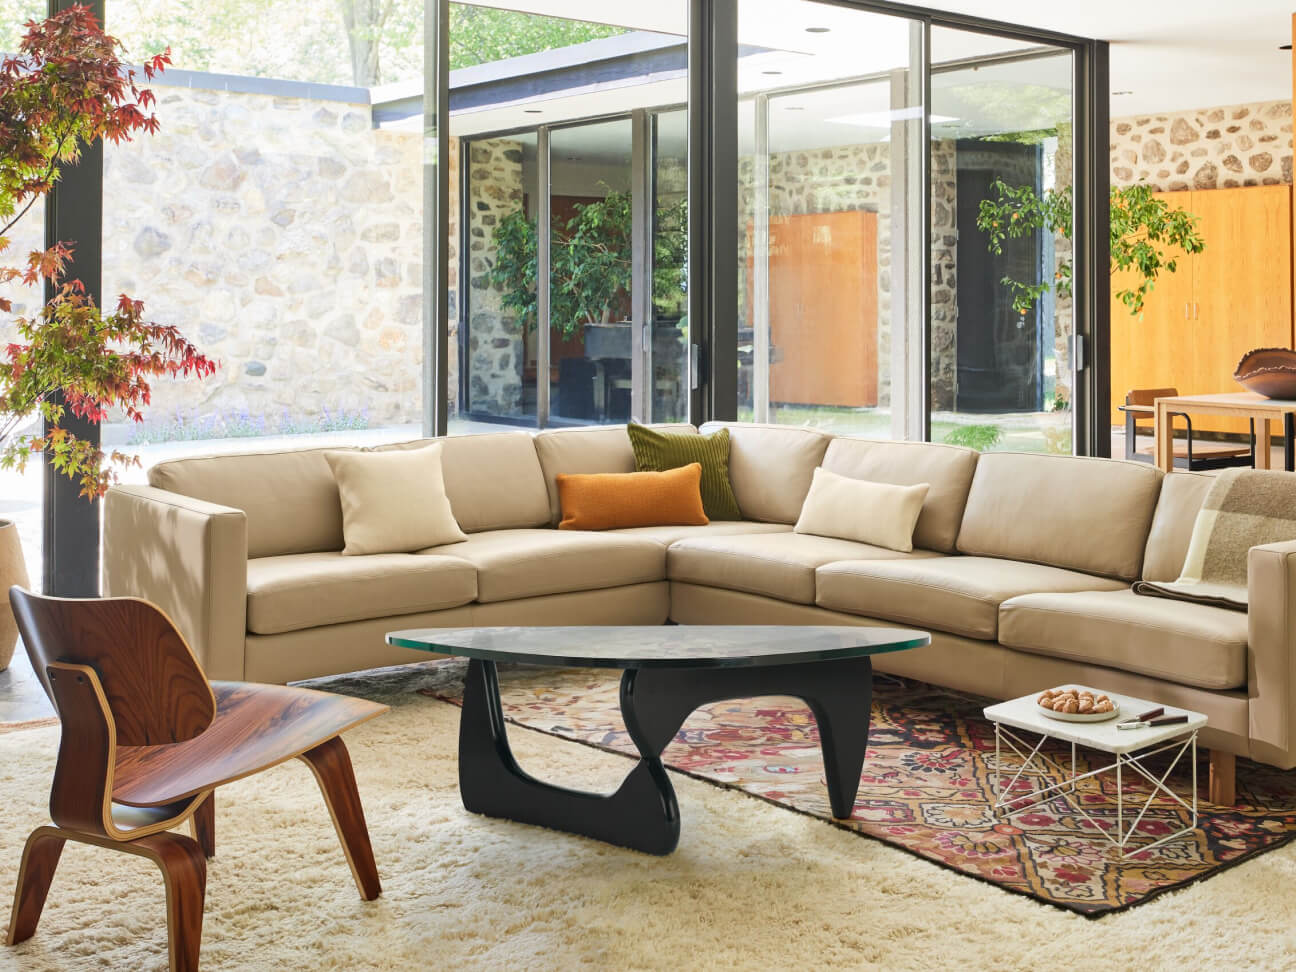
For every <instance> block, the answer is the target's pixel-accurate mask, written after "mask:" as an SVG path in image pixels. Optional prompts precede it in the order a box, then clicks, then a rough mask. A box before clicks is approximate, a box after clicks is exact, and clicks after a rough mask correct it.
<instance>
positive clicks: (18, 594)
mask: <svg viewBox="0 0 1296 972" xmlns="http://www.w3.org/2000/svg"><path fill="white" fill-rule="evenodd" d="M9 600H10V603H11V604H12V605H13V610H14V616H15V618H16V619H17V621H18V628H19V631H20V632H21V633H22V639H23V644H24V645H25V646H26V648H27V654H28V656H29V657H30V658H31V662H32V667H33V668H34V669H35V671H36V673H37V674H38V675H39V677H40V678H41V680H42V682H43V683H44V686H45V691H46V693H47V694H48V695H49V697H50V701H51V702H52V703H53V704H54V708H55V710H56V711H57V713H58V717H59V720H60V722H61V723H62V727H63V735H62V739H61V740H60V742H59V753H58V763H57V764H56V766H55V768H54V784H53V786H52V788H51V790H50V817H51V818H52V819H53V822H54V825H53V826H52V827H39V828H37V829H36V830H35V831H33V832H32V835H31V836H30V837H29V838H28V839H27V846H26V848H25V849H24V850H23V859H22V866H21V869H20V870H19V872H18V888H17V891H16V892H15V895H14V905H13V914H12V916H11V918H10V921H9V934H8V938H7V942H8V944H10V945H14V944H17V943H18V942H22V941H25V940H26V939H28V938H30V937H31V936H32V935H33V934H34V933H35V931H36V925H37V923H38V922H39V921H40V915H41V910H42V908H43V907H44V904H45V897H46V895H47V893H48V892H49V887H50V881H51V880H52V879H53V877H54V871H55V868H56V867H57V866H58V862H59V857H60V855H61V854H62V851H63V845H64V843H65V842H66V841H68V840H75V841H80V842H82V843H86V844H94V845H97V846H99V847H106V848H108V849H110V850H119V851H125V852H127V853H129V854H137V855H139V856H141V857H146V858H148V859H150V860H152V861H153V862H154V863H156V864H157V865H158V867H159V868H160V869H161V871H162V877H163V880H164V882H165V884H166V897H167V928H168V937H169V948H170V959H171V968H172V969H183V970H188V969H196V968H197V967H198V950H199V944H200V942H201V939H202V920H203V899H204V896H205V891H206V881H207V863H206V858H207V857H212V856H214V855H215V852H216V851H215V827H216V818H215V809H214V806H215V804H214V801H215V797H214V791H215V789H216V788H217V787H218V786H221V785H222V784H225V783H229V782H232V781H234V780H237V779H241V778H242V777H245V776H250V775H251V774H253V773H258V772H260V771H261V770H264V769H268V768H269V767H271V766H275V765H277V764H279V763H282V762H284V761H286V760H289V759H293V758H294V757H296V758H299V759H302V760H304V761H305V762H306V763H307V764H308V765H309V766H310V768H311V769H312V770H313V771H314V773H315V776H316V778H317V779H318V780H319V784H320V788H321V789H322V790H323V792H324V801H325V803H326V804H327V805H328V809H329V812H330V813H331V814H332V817H333V822H334V824H335V826H336V828H337V832H338V836H339V837H340V838H341V841H342V847H343V850H344V851H345V852H346V858H347V862H348V863H349V864H350V865H351V873H352V875H353V876H354V878H355V882H356V885H357V886H358V887H359V889H360V895H361V897H362V898H364V900H366V901H371V900H373V899H374V898H377V897H378V895H379V894H381V893H382V886H381V884H380V883H379V880H378V869H377V866H376V865H375V864H374V858H373V850H372V848H371V847H370V844H369V831H368V828H367V827H366V825H365V819H364V810H363V809H362V807H361V805H360V797H359V794H358V793H357V792H356V784H355V776H354V775H353V773H352V770H351V759H350V756H349V755H348V753H347V749H346V746H345V745H344V744H343V742H342V740H341V738H340V736H341V734H342V733H343V732H345V731H346V730H348V729H350V728H352V727H353V726H356V725H359V724H360V723H362V722H365V721H367V720H369V719H372V718H373V717H374V716H377V715H381V714H382V713H383V712H385V711H386V709H387V707H386V706H384V705H379V704H377V703H374V702H368V701H365V700H363V699H354V698H348V697H345V696H339V695H330V694H328V693H325V692H315V691H311V690H309V689H302V688H293V687H290V686H284V685H254V684H247V683H241V682H208V681H207V677H206V675H204V674H203V671H202V668H201V667H200V666H199V664H198V661H197V659H195V658H194V655H193V652H192V651H191V650H190V648H189V645H188V644H187V643H186V642H185V640H184V638H183V637H182V636H181V635H180V633H179V632H178V631H177V630H176V629H175V626H174V625H173V624H172V623H171V621H170V619H169V618H167V616H166V615H165V614H163V613H162V611H160V610H159V609H158V608H156V607H154V606H153V605H152V604H150V603H148V602H147V601H142V600H139V599H136V598H128V597H119V598H102V599H100V598H94V599H72V598H55V597H41V596H40V595H37V594H32V593H31V592H29V591H25V590H23V589H22V588H19V587H14V588H12V589H10V592H9ZM186 821H188V822H190V824H191V826H192V828H193V833H194V839H190V838H189V837H187V836H185V835H183V834H176V833H168V832H167V831H168V830H170V829H171V828H173V827H176V826H177V825H180V824H183V823H185V822H186Z"/></svg>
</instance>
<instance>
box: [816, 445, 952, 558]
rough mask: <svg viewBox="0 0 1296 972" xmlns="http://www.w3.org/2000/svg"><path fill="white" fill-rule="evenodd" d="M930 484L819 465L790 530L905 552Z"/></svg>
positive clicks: (908, 547) (911, 546)
mask: <svg viewBox="0 0 1296 972" xmlns="http://www.w3.org/2000/svg"><path fill="white" fill-rule="evenodd" d="M929 489H931V485H930V484H929V483H919V484H918V485H916V486H892V485H891V484H890V483H874V482H870V481H869V480H867V479H852V478H851V477H850V476H840V475H838V474H837V473H835V472H829V471H828V470H827V469H824V468H823V467H822V466H820V467H819V468H818V469H816V470H815V471H814V480H813V481H812V482H811V483H810V492H809V494H808V495H807V496H806V498H805V503H804V504H803V505H802V507H801V516H800V518H799V519H798V520H797V522H796V526H795V527H794V528H793V529H794V530H795V531H796V532H797V533H813V534H815V535H816V536H820V537H838V538H840V539H842V540H858V541H859V542H860V543H871V544H873V546H875V547H886V548H887V549H888V550H901V551H904V552H905V553H908V552H909V551H911V550H913V532H914V527H915V526H916V525H917V523H918V514H919V513H921V512H922V508H923V500H925V499H926V498H927V491H928V490H929Z"/></svg>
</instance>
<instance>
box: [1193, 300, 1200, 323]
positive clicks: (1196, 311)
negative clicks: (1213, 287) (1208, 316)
mask: <svg viewBox="0 0 1296 972" xmlns="http://www.w3.org/2000/svg"><path fill="white" fill-rule="evenodd" d="M1193 320H1194V321H1200V320H1201V305H1200V304H1199V303H1197V301H1195V300H1194V301H1193Z"/></svg>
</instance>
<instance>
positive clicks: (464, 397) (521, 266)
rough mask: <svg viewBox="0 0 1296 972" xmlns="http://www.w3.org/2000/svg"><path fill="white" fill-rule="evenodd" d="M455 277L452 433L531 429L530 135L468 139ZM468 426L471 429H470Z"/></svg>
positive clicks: (533, 155)
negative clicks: (456, 375)
mask: <svg viewBox="0 0 1296 972" xmlns="http://www.w3.org/2000/svg"><path fill="white" fill-rule="evenodd" d="M460 152H461V153H462V159H463V162H464V163H466V165H465V173H464V178H463V179H462V181H461V183H460V184H461V186H462V187H463V199H464V203H463V206H462V208H461V212H462V219H463V227H464V232H463V238H462V239H461V240H459V241H456V242H458V244H459V247H460V248H461V249H460V252H461V253H462V260H463V261H464V264H463V272H462V273H461V275H460V278H459V279H460V281H461V283H462V287H461V293H462V298H461V299H462V302H463V317H462V320H461V325H460V327H459V328H458V329H457V337H458V338H459V341H460V348H459V350H460V363H461V367H462V368H463V369H464V372H463V380H462V382H461V384H460V389H459V402H460V414H459V416H458V418H459V422H458V424H457V431H469V430H473V429H475V430H477V431H481V429H476V428H475V426H476V425H477V424H479V423H491V422H496V423H499V424H513V425H528V426H532V427H534V426H535V425H536V424H537V421H536V409H537V400H538V397H539V395H538V391H537V378H536V375H537V360H538V354H539V351H540V345H541V340H540V335H539V330H540V327H539V307H538V298H537V293H536V279H537V273H538V272H539V271H538V253H537V251H538V239H537V236H536V225H537V214H538V211H539V207H540V205H541V201H540V200H541V197H540V193H539V191H538V190H539V174H538V169H539V166H538V139H537V137H536V133H535V132H517V133H512V134H509V135H503V136H500V137H497V138H481V139H471V140H469V139H465V140H463V143H462V146H461V148H460ZM470 423H472V424H470Z"/></svg>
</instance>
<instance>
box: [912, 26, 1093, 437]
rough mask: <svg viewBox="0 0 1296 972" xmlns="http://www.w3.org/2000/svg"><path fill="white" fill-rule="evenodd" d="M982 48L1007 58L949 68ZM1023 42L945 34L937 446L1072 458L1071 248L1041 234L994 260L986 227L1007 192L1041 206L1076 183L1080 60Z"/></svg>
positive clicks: (941, 34)
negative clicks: (1065, 277) (988, 204)
mask: <svg viewBox="0 0 1296 972" xmlns="http://www.w3.org/2000/svg"><path fill="white" fill-rule="evenodd" d="M969 44H978V45H982V46H984V45H987V44H990V45H995V49H994V50H990V51H986V52H985V55H984V56H983V57H982V58H981V59H980V60H979V62H978V63H974V64H972V65H966V64H960V65H958V66H955V67H951V68H942V67H941V66H940V62H941V61H942V60H949V59H952V58H953V57H954V56H955V55H957V54H961V53H962V52H963V51H964V50H965V49H966V48H967V46H968V45H969ZM1015 46H1019V45H1015V44H1012V43H1011V42H1005V41H1002V40H999V39H995V38H989V39H987V38H984V37H983V36H982V35H968V34H966V33H964V32H961V31H955V30H948V29H940V30H936V31H933V37H932V48H933V60H934V61H935V62H936V63H935V66H934V69H933V74H932V112H933V118H932V142H931V158H932V188H931V192H932V203H931V219H932V238H933V266H932V279H931V305H932V333H931V354H932V365H931V409H932V438H933V439H936V440H938V441H945V442H954V443H959V444H963V445H970V446H973V447H975V448H979V449H1006V450H1011V451H1035V452H1058V453H1070V452H1071V449H1072V412H1071V397H1072V362H1071V357H1070V344H1071V336H1072V333H1073V328H1074V325H1073V317H1072V303H1071V299H1070V296H1069V295H1068V294H1066V293H1065V291H1064V292H1062V293H1059V292H1058V288H1057V287H1056V286H1054V284H1055V282H1056V281H1057V280H1059V279H1061V277H1060V276H1059V274H1060V272H1061V271H1063V269H1064V267H1065V266H1067V265H1069V262H1070V259H1071V252H1072V251H1071V241H1070V239H1069V238H1068V236H1067V235H1065V234H1061V233H1059V234H1056V235H1055V234H1051V233H1046V232H1042V231H1035V232H1031V233H1027V234H1024V235H1021V236H1018V237H1016V238H1009V239H1007V240H1005V241H1004V244H1003V247H1002V252H1001V253H992V252H991V250H990V247H989V245H988V244H989V238H988V236H987V234H986V233H985V232H984V231H983V230H982V229H981V228H980V227H978V225H977V223H978V217H979V215H980V210H981V204H982V202H983V201H985V200H994V199H995V198H997V197H998V195H999V192H1000V189H999V188H998V187H999V185H1000V184H1002V185H1003V186H1006V187H1008V188H1009V189H1011V190H1013V191H1023V190H1025V191H1029V193H1030V194H1031V195H1032V196H1034V197H1043V196H1044V195H1045V194H1047V193H1049V192H1051V191H1054V190H1065V189H1067V188H1069V187H1070V186H1071V184H1072V151H1071V138H1072V123H1071V119H1072V92H1071V76H1072V64H1071V60H1072V56H1071V54H1070V53H1069V52H1066V51H1054V50H1050V51H1047V52H1046V53H1043V54H1031V55H1023V54H1022V53H1020V52H1018V51H1014V50H1012V49H1011V48H1012V47H1015ZM939 241H945V242H944V243H943V245H941V244H940V242H939ZM1008 281H1014V282H1015V284H1011V283H1009V282H1008ZM1025 288H1039V289H1040V293H1039V296H1038V299H1033V300H1029V301H1023V300H1020V299H1018V300H1016V301H1015V300H1014V298H1015V297H1019V295H1020V294H1021V293H1023V291H1024V289H1025Z"/></svg>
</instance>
